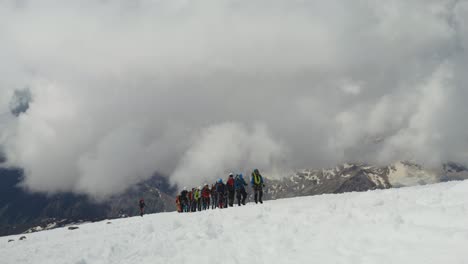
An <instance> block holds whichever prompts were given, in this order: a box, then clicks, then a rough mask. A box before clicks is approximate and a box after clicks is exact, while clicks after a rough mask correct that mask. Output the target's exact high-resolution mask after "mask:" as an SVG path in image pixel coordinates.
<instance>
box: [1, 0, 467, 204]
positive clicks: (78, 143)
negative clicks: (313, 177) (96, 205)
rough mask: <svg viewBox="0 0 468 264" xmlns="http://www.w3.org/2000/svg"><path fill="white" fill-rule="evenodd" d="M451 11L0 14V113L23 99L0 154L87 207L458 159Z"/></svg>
mask: <svg viewBox="0 0 468 264" xmlns="http://www.w3.org/2000/svg"><path fill="white" fill-rule="evenodd" d="M467 15H468V4H467V3H465V2H463V1H449V0H447V1H438V0H437V1H436V0H429V1H427V0H425V1H423V0H417V1H411V2H408V1H403V0H398V1H392V2H388V3H387V2H385V3H381V2H379V3H377V2H373V1H367V0H359V1H352V2H350V1H345V0H330V1H321V0H318V1H305V2H300V1H293V2H291V1H285V0H274V1H263V0H253V1H232V0H221V1H212V0H203V1H184V0H170V1H169V0H167V1H166V0H163V1H152V0H141V1H129V0H121V1H98V0H88V1H82V2H80V3H79V4H74V3H66V4H65V3H63V1H56V0H45V1H41V2H40V3H39V2H35V1H3V2H1V3H0V25H3V26H2V27H0V57H1V58H2V60H1V61H0V72H1V73H2V79H1V80H0V113H8V112H9V111H10V110H9V104H10V101H11V98H12V97H13V96H14V93H15V92H14V91H17V90H20V89H23V88H24V87H28V88H29V91H30V94H31V98H33V100H32V101H28V102H29V105H28V106H29V108H28V110H27V111H26V112H24V113H23V114H21V115H19V116H18V117H17V118H12V117H4V118H2V117H1V116H0V121H2V124H1V125H0V144H1V145H2V146H3V149H4V152H5V153H6V155H7V158H8V166H19V167H21V168H24V170H25V172H26V177H25V180H24V182H23V185H24V186H25V187H27V188H29V189H30V190H33V191H43V192H57V191H74V192H79V193H86V194H89V195H91V196H94V197H97V198H103V197H107V196H109V195H110V194H113V193H117V192H120V191H122V190H124V189H125V188H127V187H128V186H130V185H132V184H134V183H136V182H138V181H141V180H142V179H145V178H147V177H149V176H151V175H152V174H153V173H154V172H156V171H157V172H159V173H162V174H165V175H168V177H169V178H170V180H171V182H172V183H175V184H178V185H179V186H184V185H189V184H192V185H193V184H196V183H197V182H199V183H201V182H202V181H204V180H209V179H211V180H213V179H215V178H218V177H220V176H222V175H224V174H226V173H228V172H230V171H241V172H248V171H249V170H251V169H253V168H254V167H259V168H260V169H262V170H265V171H267V174H269V176H271V175H272V173H273V172H276V173H274V174H275V175H276V174H281V172H283V171H288V170H290V169H298V168H305V167H322V166H334V165H335V164H336V163H340V162H344V161H364V162H378V163H388V162H392V161H395V160H402V159H412V160H414V161H417V162H420V163H423V164H429V165H434V166H437V164H440V163H442V162H445V161H447V160H450V161H456V162H461V163H465V164H466V160H467V158H468V153H467V149H468V146H467V145H468V136H467V133H466V132H465V131H466V130H467V126H466V125H465V123H466V122H463V120H464V118H465V117H466V116H467V114H468V107H467V106H466V102H465V101H466V100H465V99H464V98H467V96H468V90H467V89H466V84H467V83H468V82H467V81H468V80H467V77H466V71H467V61H468V56H467V55H468V54H467V52H466V50H468V37H467V35H468V34H467V33H468V28H467V26H466V25H468V23H467V17H468V16H467ZM2 115H3V116H4V115H5V114H2ZM3 119H4V120H5V122H3ZM269 171H271V173H270V172H269Z"/></svg>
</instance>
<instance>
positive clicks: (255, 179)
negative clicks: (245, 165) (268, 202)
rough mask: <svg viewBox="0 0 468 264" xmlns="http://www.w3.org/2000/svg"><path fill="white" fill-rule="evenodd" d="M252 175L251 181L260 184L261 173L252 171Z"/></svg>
mask: <svg viewBox="0 0 468 264" xmlns="http://www.w3.org/2000/svg"><path fill="white" fill-rule="evenodd" d="M252 177H253V183H254V184H255V185H260V184H262V175H260V173H255V172H253V173H252Z"/></svg>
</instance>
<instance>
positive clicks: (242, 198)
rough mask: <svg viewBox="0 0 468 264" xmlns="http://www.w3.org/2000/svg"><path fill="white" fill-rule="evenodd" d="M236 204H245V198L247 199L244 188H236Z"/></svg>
mask: <svg viewBox="0 0 468 264" xmlns="http://www.w3.org/2000/svg"><path fill="white" fill-rule="evenodd" d="M236 196H237V204H238V205H239V206H241V203H242V204H243V205H245V199H247V192H246V191H245V189H244V188H242V189H240V190H236Z"/></svg>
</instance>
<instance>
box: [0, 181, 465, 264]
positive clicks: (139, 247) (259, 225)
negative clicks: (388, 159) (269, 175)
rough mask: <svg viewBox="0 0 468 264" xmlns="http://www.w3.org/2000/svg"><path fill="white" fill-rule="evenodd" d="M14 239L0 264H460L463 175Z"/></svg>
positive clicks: (0, 245)
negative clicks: (449, 179) (447, 180)
mask: <svg viewBox="0 0 468 264" xmlns="http://www.w3.org/2000/svg"><path fill="white" fill-rule="evenodd" d="M107 222H111V224H107ZM20 236H21V235H16V236H9V237H1V238H0V263H2V264H16V263H35V264H40V263H71V264H88V263H132V264H145V263H151V264H154V263H178V264H181V263H191V264H193V263H203V264H207V263H255V264H257V263H319V264H327V263H333V264H338V263H343V264H350V263H359V264H364V263H368V264H377V263H378V264H385V263H398V264H404V263H409V264H415V263H421V264H429V263H434V264H442V263H444V264H458V263H460V264H462V263H463V264H466V263H468V181H464V182H451V183H443V184H436V185H428V186H422V187H411V188H402V189H391V190H383V191H380V190H379V191H372V192H365V193H348V194H340V195H321V196H313V197H302V198H293V199H284V200H277V201H267V202H265V203H264V204H263V205H254V204H249V205H247V206H245V207H242V208H238V207H235V208H230V209H224V210H219V209H217V210H214V211H206V212H201V213H191V214H178V213H163V214H154V215H146V216H145V217H143V218H141V217H133V218H127V219H120V220H112V221H103V222H98V223H91V224H83V225H81V226H79V229H78V230H73V231H71V230H68V229H66V228H62V229H55V230H51V231H44V232H39V233H34V234H27V235H26V236H27V239H26V240H24V241H18V239H19V237H20ZM9 239H14V240H15V241H14V242H11V243H8V240H9Z"/></svg>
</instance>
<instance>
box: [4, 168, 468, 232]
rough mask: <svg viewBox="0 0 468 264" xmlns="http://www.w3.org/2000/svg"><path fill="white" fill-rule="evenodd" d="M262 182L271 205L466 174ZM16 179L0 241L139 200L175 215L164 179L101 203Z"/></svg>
mask: <svg viewBox="0 0 468 264" xmlns="http://www.w3.org/2000/svg"><path fill="white" fill-rule="evenodd" d="M265 177H266V183H267V184H266V189H265V200H271V199H280V198H290V197H298V196H309V195H320V194H326V193H345V192H354V191H367V190H375V189H388V188H393V187H403V186H415V185H422V184H429V183H436V182H443V181H449V180H460V179H468V169H467V168H466V167H464V166H462V165H459V164H455V163H447V164H445V165H444V166H443V168H441V169H440V170H427V169H424V168H422V167H421V166H419V165H417V164H414V163H411V162H398V163H395V164H393V165H391V166H384V167H379V166H370V165H365V164H343V165H340V166H337V167H335V168H332V169H315V170H313V169H309V170H302V171H299V172H296V173H293V174H292V175H290V176H288V177H284V178H283V179H281V180H272V179H269V177H268V175H265ZM19 178H20V175H19V174H18V173H16V174H15V171H6V170H0V181H1V182H0V183H1V184H0V191H1V192H0V235H8V234H16V233H22V232H25V231H26V232H35V231H42V230H47V229H51V228H57V227H61V226H66V225H69V224H72V223H80V222H88V221H97V220H101V219H105V218H111V219H112V218H120V217H122V216H123V217H125V216H133V215H137V214H138V208H137V206H136V203H137V201H138V199H139V198H140V197H143V198H145V200H146V203H147V205H148V208H147V211H148V212H149V213H157V212H168V211H174V210H175V204H174V200H175V199H174V198H173V197H174V196H175V189H174V188H171V187H170V186H169V184H168V182H167V178H165V177H153V178H151V179H149V180H147V181H144V182H142V183H140V184H137V185H136V186H133V187H132V188H130V189H129V190H128V191H126V192H125V193H123V194H120V195H116V196H114V197H112V198H111V199H109V200H108V201H106V202H105V203H93V202H92V201H91V200H89V199H87V197H84V196H76V195H72V194H58V195H54V196H50V197H49V196H45V195H40V194H28V193H25V192H24V191H22V190H21V189H19V188H18V187H17V183H18V180H19ZM248 191H249V192H250V190H248ZM249 199H250V201H252V200H253V199H252V197H250V198H249Z"/></svg>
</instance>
